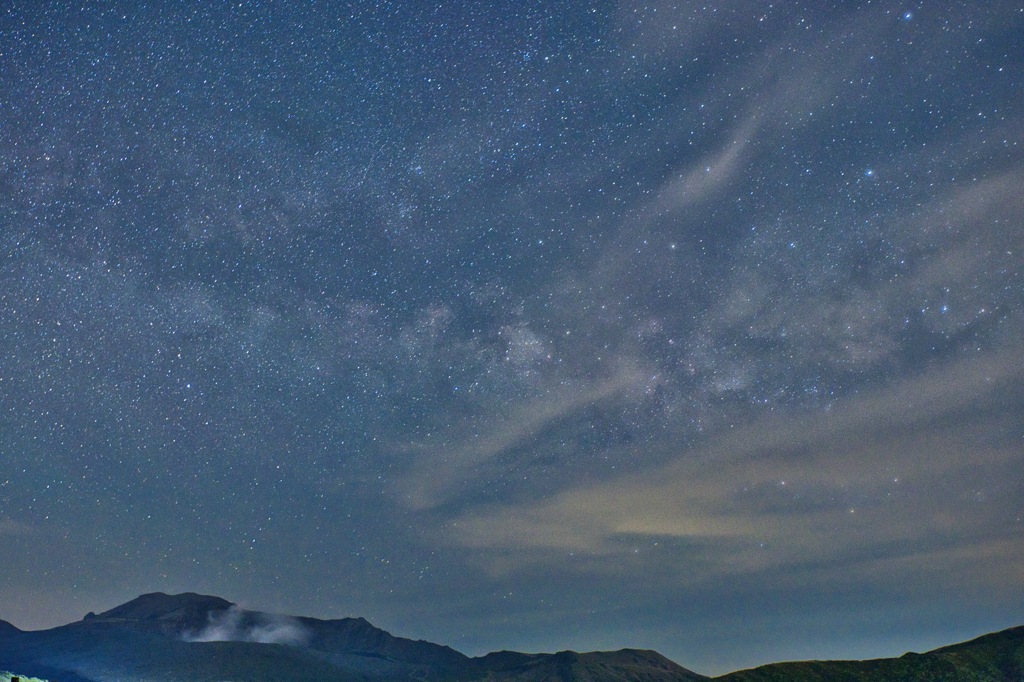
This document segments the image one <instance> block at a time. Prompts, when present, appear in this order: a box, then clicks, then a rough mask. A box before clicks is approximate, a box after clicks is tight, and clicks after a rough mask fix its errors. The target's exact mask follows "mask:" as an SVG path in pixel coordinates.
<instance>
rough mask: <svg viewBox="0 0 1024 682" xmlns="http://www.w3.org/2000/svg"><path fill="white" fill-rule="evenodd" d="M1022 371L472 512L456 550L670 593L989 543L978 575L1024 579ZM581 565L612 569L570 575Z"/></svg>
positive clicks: (988, 370)
mask: <svg viewBox="0 0 1024 682" xmlns="http://www.w3.org/2000/svg"><path fill="white" fill-rule="evenodd" d="M1022 367H1024V364H1022V363H1021V357H1020V355H1019V353H1015V352H1004V353H1002V354H999V355H997V356H993V357H990V358H987V359H984V360H978V361H963V362H959V363H956V364H955V365H952V366H949V367H946V368H942V369H937V370H934V371H931V372H928V373H925V374H923V375H922V376H920V377H918V378H916V379H914V380H911V381H906V382H899V383H895V384H893V385H892V386H889V387H887V388H885V389H882V390H878V391H875V392H872V393H868V394H865V395H863V396H861V397H859V398H854V399H851V400H848V401H845V402H843V403H842V404H839V405H837V406H836V407H835V408H834V409H832V410H829V411H824V412H821V413H818V414H791V415H779V416H773V417H769V418H766V419H762V420H760V421H757V422H755V423H751V424H748V425H746V426H741V427H738V428H736V429H728V430H726V431H725V432H723V433H721V434H720V435H719V437H718V438H715V439H713V440H710V441H709V442H708V443H706V444H705V445H703V446H701V447H697V448H693V449H686V450H683V451H681V452H678V453H677V454H676V456H675V457H674V458H673V459H672V461H671V462H670V463H669V464H667V465H665V466H662V467H660V468H658V469H656V470H654V471H647V472H644V473H641V474H637V475H633V476H629V477H625V478H622V479H619V480H613V481H610V482H606V483H601V484H596V485H586V486H583V487H577V488H574V489H570V490H567V491H565V492H563V493H561V494H559V495H556V496H554V497H552V498H549V499H547V500H543V501H541V502H538V503H532V504H526V505H523V504H516V505H508V506H499V507H492V508H488V509H477V510H472V511H470V512H467V513H465V514H464V515H462V516H460V517H459V518H457V519H455V520H454V521H453V522H452V523H451V525H450V539H451V541H452V542H454V543H456V544H458V545H461V546H466V547H473V548H475V549H477V550H483V551H484V553H485V555H489V556H491V557H492V559H493V561H494V566H497V567H500V570H515V569H514V568H512V569H510V564H509V562H508V561H507V556H508V553H511V552H515V553H517V557H518V558H517V563H518V565H519V567H520V568H522V567H524V566H528V565H530V564H531V563H532V562H538V563H540V564H542V565H546V566H549V567H550V568H551V569H552V570H558V571H561V570H569V571H572V570H574V569H573V566H578V567H581V568H582V569H583V570H587V571H592V570H597V571H599V572H607V571H611V572H618V571H622V572H624V573H628V572H630V571H632V570H635V569H636V568H637V562H640V564H642V565H643V566H644V567H645V571H646V572H647V574H648V575H651V576H653V575H657V574H658V573H659V569H658V566H659V565H661V566H662V567H663V568H664V567H667V566H669V565H674V566H675V567H676V568H677V570H675V571H670V572H667V573H666V574H664V575H662V579H664V580H665V581H666V587H671V586H672V585H673V584H674V585H675V586H676V587H680V586H682V585H693V584H696V583H700V582H704V581H708V580H717V579H720V578H721V577H722V576H723V575H728V574H735V573H744V574H758V573H765V572H769V573H771V574H772V575H776V576H777V575H781V573H782V572H785V571H793V570H806V571H810V572H811V573H812V574H815V573H817V574H819V575H820V574H823V573H825V572H828V571H833V570H835V567H836V566H838V565H841V566H843V567H844V570H847V571H851V572H854V571H856V570H866V569H857V567H858V566H867V565H882V564H884V565H886V566H888V568H889V570H890V571H896V570H898V569H899V568H900V567H901V566H903V567H906V565H907V563H908V562H910V563H914V562H915V561H917V562H923V563H927V562H928V560H929V559H928V557H931V556H934V555H936V554H940V555H944V554H957V553H960V554H963V553H964V552H968V550H965V549H964V548H965V547H969V546H974V545H982V546H984V547H985V548H987V549H986V550H985V551H986V552H987V553H988V554H990V555H991V556H992V557H993V561H989V562H986V563H985V565H984V566H981V565H979V564H978V562H977V561H975V562H974V563H973V564H972V565H971V570H972V572H973V573H974V574H975V575H976V577H978V579H979V580H984V579H985V578H986V576H988V578H989V579H990V580H992V579H994V578H995V576H998V575H1006V574H1007V571H1009V572H1010V573H1011V574H1012V573H1013V572H1014V570H1015V569H1013V566H1012V565H1011V563H1008V562H1010V560H1011V558H1012V556H1014V555H1015V554H1014V553H1017V554H1019V552H1020V551H1021V550H1024V547H1022V546H1021V539H1020V533H1019V528H1020V523H1021V520H1020V518H1019V517H1018V518H1016V519H1015V518H1012V517H1008V516H1006V514H1007V513H1008V512H1007V506H1006V504H1005V503H1006V502H1007V500H1008V499H1009V498H1011V497H1013V496H1014V495H1017V494H1019V488H1020V486H1021V485H1024V480H1022V478H1021V475H1020V471H1019V463H1020V451H1019V444H1018V443H1016V442H1015V441H1013V439H1012V438H1011V437H1010V436H1009V433H1010V431H1011V430H1012V425H1010V424H1009V423H1008V422H1007V419H1008V418H1007V415H1006V413H1005V412H1002V411H1000V410H999V409H997V405H998V404H999V403H1000V402H1001V401H1006V400H1018V401H1019V400H1020V399H1021V396H1020V395H1019V390H1018V389H1017V388H1016V387H1017V386H1018V385H1019V382H1020V381H1021V379H1022V378H1024V369H1022ZM663 447H669V446H667V445H663ZM994 480H996V481H1002V482H1003V483H1002V484H1001V485H999V486H996V487H993V486H992V481H994ZM1014 529H1017V530H1016V531H1015V530H1014ZM524 548H526V549H524ZM640 552H642V555H640V554H639V553H640ZM488 553H489V554H488ZM569 553H574V554H575V553H578V554H580V555H583V556H585V557H590V558H591V559H596V558H600V561H597V562H596V563H595V562H594V561H588V562H581V563H578V564H577V563H573V562H568V561H566V556H567V555H568V554H569ZM968 553H969V552H968ZM915 557H916V559H915ZM915 565H916V564H915ZM907 575H908V574H907V573H904V574H903V579H906V576H907ZM948 577H949V576H947V578H948Z"/></svg>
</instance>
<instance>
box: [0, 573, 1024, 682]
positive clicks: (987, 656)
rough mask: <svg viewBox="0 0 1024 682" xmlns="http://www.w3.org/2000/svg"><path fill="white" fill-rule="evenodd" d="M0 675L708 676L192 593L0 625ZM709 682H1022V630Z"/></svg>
mask: <svg viewBox="0 0 1024 682" xmlns="http://www.w3.org/2000/svg"><path fill="white" fill-rule="evenodd" d="M0 670H9V671H11V672H13V673H15V674H20V675H32V676H35V677H41V678H44V679H49V680H51V681H55V682H108V681H115V680H116V681H117V682H136V681H138V682H142V681H143V680H146V681H151V680H161V681H163V682H174V681H176V680H183V681H185V680H187V681H188V682H220V681H224V680H234V681H237V682H314V681H317V682H392V681H393V682H697V681H700V680H709V679H710V678H707V677H704V676H702V675H698V674H697V673H694V672H691V671H689V670H686V669H685V668H682V667H680V666H679V665H677V664H675V663H673V662H672V661H670V660H669V659H667V658H665V657H664V656H662V655H660V654H658V653H657V652H654V651H645V650H637V649H623V650H621V651H608V652H592V653H576V652H573V651H562V652H559V653H555V654H525V653H518V652H514V651H500V652H496V653H491V654H487V655H486V656H481V657H478V658H470V657H467V656H465V655H463V654H461V653H459V652H458V651H455V650H454V649H451V648H449V647H446V646H441V645H439V644H433V643H430V642H426V641H422V640H419V641H414V640H411V639H405V638H402V637H394V636H393V635H390V634H389V633H387V632H385V631H384V630H381V629H379V628H376V627H374V626H373V625H371V624H370V623H368V622H367V621H365V620H364V619H362V618H343V619H339V620H319V619H316V618H297V617H291V616H279V615H273V614H267V613H261V612H258V611H247V610H244V609H240V608H238V607H237V606H236V605H235V604H232V603H231V602H229V601H226V600H224V599H221V598H219V597H211V596H206V595H199V594H192V593H187V594H179V595H166V594H161V593H154V594H146V595H142V596H141V597H138V598H137V599H133V600H132V601H130V602H128V603H126V604H122V605H121V606H118V607H116V608H113V609H110V610H109V611H104V612H103V613H100V614H98V615H97V614H92V613H90V614H88V615H87V616H86V617H85V618H84V619H83V620H81V621H78V622H76V623H69V624H68V625H63V626H61V627H57V628H53V629H50V630H40V631H35V632H25V631H21V630H19V629H18V628H16V627H15V626H13V625H11V624H10V623H6V622H4V621H0ZM714 679H715V680H716V681H717V682H783V681H785V682H896V681H899V682H917V681H921V682H924V681H925V680H928V681H929V682H968V681H971V682H1021V680H1024V627H1019V628H1013V629H1010V630H1005V631H1003V632H998V633H994V634H990V635H985V636H983V637H979V638H978V639H975V640H971V641H970V642H964V643H962V644H956V645H953V646H948V647H943V648H941V649H936V650H934V651H931V652H928V653H925V654H916V653H908V654H905V655H904V656H901V657H899V658H891V659H878V660H872V661H802V662H793V663H775V664H771V665H766V666H761V667H758V668H753V669H751V670H742V671H739V672H735V673H730V674H728V675H724V676H721V677H718V678H714Z"/></svg>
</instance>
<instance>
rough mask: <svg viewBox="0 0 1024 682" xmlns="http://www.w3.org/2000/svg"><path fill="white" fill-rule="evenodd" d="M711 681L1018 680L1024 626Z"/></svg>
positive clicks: (1023, 669) (1022, 675) (1023, 675)
mask: <svg viewBox="0 0 1024 682" xmlns="http://www.w3.org/2000/svg"><path fill="white" fill-rule="evenodd" d="M715 680H716V682H896V681H898V682H1020V681H1021V680H1024V627H1017V628H1011V629H1009V630H1004V631H1002V632H997V633H993V634H990V635H984V636H982V637H978V638H977V639H973V640H971V641H969V642H964V643H962V644H954V645H952V646H947V647H942V648H941V649H935V650H934V651H929V652H928V653H924V654H916V653H908V654H904V655H903V656H900V657H899V658H882V659H876V660H871V661H801V662H793V663H772V664H770V665H765V666H761V667H759V668H753V669H751V670H742V671H739V672H735V673H730V674H728V675H724V676H722V677H716V678H715Z"/></svg>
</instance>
